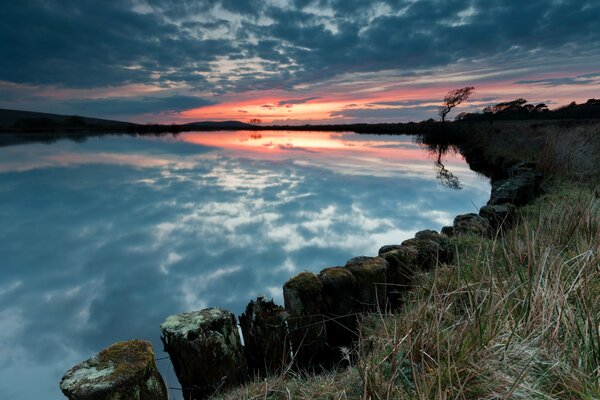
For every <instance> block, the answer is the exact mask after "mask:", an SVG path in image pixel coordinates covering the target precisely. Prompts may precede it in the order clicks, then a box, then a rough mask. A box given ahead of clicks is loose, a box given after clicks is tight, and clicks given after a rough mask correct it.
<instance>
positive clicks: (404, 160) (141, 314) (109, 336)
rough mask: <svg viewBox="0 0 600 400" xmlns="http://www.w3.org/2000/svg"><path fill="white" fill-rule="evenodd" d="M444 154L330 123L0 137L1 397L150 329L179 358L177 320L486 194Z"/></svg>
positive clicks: (52, 391)
mask: <svg viewBox="0 0 600 400" xmlns="http://www.w3.org/2000/svg"><path fill="white" fill-rule="evenodd" d="M435 161H436V158H435V157H432V155H431V154H429V153H428V152H427V151H426V149H425V148H424V147H422V146H420V145H418V144H416V143H414V141H413V138H412V137H409V136H389V135H357V134H352V133H328V132H286V131H278V132H273V131H263V132H250V131H231V132H191V133H184V134H179V135H166V136H161V137H157V136H144V137H135V136H127V135H123V136H115V135H107V136H100V137H91V138H88V139H87V140H85V141H77V142H76V141H71V140H67V139H63V140H58V141H56V142H54V143H52V144H44V143H33V142H32V143H28V144H20V145H12V146H4V147H0V221H1V223H0V327H1V329H0V347H1V348H2V357H0V398H2V399H11V400H25V399H28V400H29V399H36V398H43V399H50V400H52V399H62V398H63V396H62V394H61V392H60V390H59V387H58V384H59V381H60V378H61V377H62V375H63V373H64V372H65V371H66V370H67V369H68V368H70V367H72V366H73V365H75V364H77V363H79V362H81V361H83V360H84V359H86V358H88V357H90V356H91V355H93V354H95V353H97V352H98V351H100V350H101V349H103V348H104V347H106V346H108V345H110V344H111V343H113V342H116V341H120V340H126V339H132V338H141V339H147V340H150V341H151V342H152V343H153V344H154V348H155V352H156V356H157V358H162V357H165V355H166V354H165V353H164V352H163V351H162V347H161V344H160V338H159V336H160V331H159V324H160V323H161V322H162V321H164V319H165V318H166V317H167V316H168V315H171V314H174V313H179V312H184V311H192V310H198V309H201V308H205V307H212V306H219V307H224V308H226V309H228V310H231V311H233V312H235V313H236V314H239V313H241V312H242V310H243V308H244V307H245V305H246V304H247V303H248V301H249V300H250V299H251V298H254V297H256V296H257V295H259V294H265V295H267V296H269V297H273V298H274V299H275V301H276V302H277V303H279V304H282V291H281V286H282V284H283V283H284V282H285V281H286V280H287V279H289V278H290V277H291V276H293V275H294V274H296V273H298V272H301V271H305V270H309V271H315V272H317V271H319V270H321V269H322V268H324V267H327V266H334V265H343V264H344V263H345V262H346V260H348V259H349V258H352V257H354V256H359V255H376V254H377V250H378V249H379V247H380V246H382V245H385V244H395V243H400V242H401V241H403V240H404V239H407V238H409V237H412V236H413V235H414V233H415V232H416V231H418V230H421V229H436V230H439V229H440V228H441V227H442V226H443V225H448V224H451V223H452V220H453V218H454V216H455V215H457V214H461V213H466V212H476V210H477V209H478V208H479V207H480V206H482V205H483V204H485V202H486V201H487V200H488V198H489V193H490V185H489V182H488V180H487V179H485V178H482V177H480V176H478V175H477V174H476V173H474V172H473V171H471V170H469V168H468V165H467V164H466V163H465V161H464V160H463V159H462V157H460V156H459V155H456V154H449V155H446V156H445V157H444V165H445V168H446V169H447V171H449V172H450V173H451V174H453V175H452V176H453V177H455V178H457V179H458V180H459V182H460V186H461V189H460V190H457V188H456V181H453V182H454V188H453V187H450V186H453V185H449V184H448V182H447V180H446V181H440V179H438V178H439V177H440V176H441V175H444V176H447V173H446V174H440V173H439V172H440V168H439V167H436V166H435V164H434V162H435ZM444 182H446V184H442V183H444ZM158 364H159V367H160V369H161V371H162V372H163V375H164V376H165V378H166V380H167V383H168V386H170V387H178V386H179V384H178V382H177V380H176V378H175V377H174V375H173V372H172V368H171V367H170V362H169V360H166V359H161V360H159V361H158ZM171 392H172V393H173V395H174V398H177V396H180V395H179V394H178V392H177V391H176V390H172V391H171Z"/></svg>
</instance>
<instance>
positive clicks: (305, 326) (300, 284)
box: [283, 272, 332, 369]
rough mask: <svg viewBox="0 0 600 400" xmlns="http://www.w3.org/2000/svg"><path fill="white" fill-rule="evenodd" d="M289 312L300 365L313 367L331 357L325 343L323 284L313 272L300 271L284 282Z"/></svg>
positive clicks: (302, 367)
mask: <svg viewBox="0 0 600 400" xmlns="http://www.w3.org/2000/svg"><path fill="white" fill-rule="evenodd" d="M283 300H284V303H285V309H286V311H287V312H288V314H289V317H288V327H289V331H290V339H291V342H292V352H293V353H294V354H295V358H294V361H295V363H296V365H297V366H298V367H299V368H301V369H307V368H308V369H314V368H316V367H319V366H322V365H323V364H326V363H328V361H329V360H331V358H332V355H331V351H330V349H329V347H328V346H327V344H326V336H325V321H324V315H325V301H324V299H323V284H322V283H321V281H320V280H319V278H317V276H316V275H315V274H313V273H311V272H301V273H299V274H298V275H296V276H295V277H293V278H292V279H290V280H288V281H287V282H286V283H285V284H284V285H283Z"/></svg>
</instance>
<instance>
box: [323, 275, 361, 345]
mask: <svg viewBox="0 0 600 400" xmlns="http://www.w3.org/2000/svg"><path fill="white" fill-rule="evenodd" d="M318 277H319V280H320V281H321V284H322V285H323V300H324V303H325V313H326V315H327V322H326V324H325V326H326V331H327V344H328V345H329V346H330V347H333V348H334V349H336V350H337V351H339V347H341V346H350V345H351V344H352V341H353V340H355V339H356V335H357V327H356V312H357V311H358V282H357V280H356V278H355V277H354V275H352V272H350V271H349V270H348V269H346V268H343V267H330V268H325V269H324V270H322V271H321V272H320V273H319V276H318Z"/></svg>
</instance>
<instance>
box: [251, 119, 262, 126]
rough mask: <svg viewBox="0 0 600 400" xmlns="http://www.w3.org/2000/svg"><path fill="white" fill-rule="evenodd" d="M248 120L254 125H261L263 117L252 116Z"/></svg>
mask: <svg viewBox="0 0 600 400" xmlns="http://www.w3.org/2000/svg"><path fill="white" fill-rule="evenodd" d="M248 122H250V123H251V124H252V125H260V124H262V119H260V118H252V119H251V120H250V121H248Z"/></svg>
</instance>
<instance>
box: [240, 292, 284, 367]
mask: <svg viewBox="0 0 600 400" xmlns="http://www.w3.org/2000/svg"><path fill="white" fill-rule="evenodd" d="M240 327H241V328H242V335H243V336H244V353H245V354H246V359H247V361H248V367H249V368H250V372H251V374H252V375H258V376H261V377H264V376H267V375H268V374H276V373H278V372H280V371H281V370H282V369H283V368H285V366H286V365H287V364H288V363H289V362H290V361H291V357H290V338H289V334H288V329H287V320H286V312H285V310H284V309H283V307H281V306H278V305H276V304H275V303H274V302H273V300H269V301H267V300H266V299H265V298H264V297H262V296H260V297H258V298H257V299H256V301H254V300H252V301H250V303H249V304H248V306H247V307H246V312H244V313H243V314H242V315H240Z"/></svg>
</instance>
